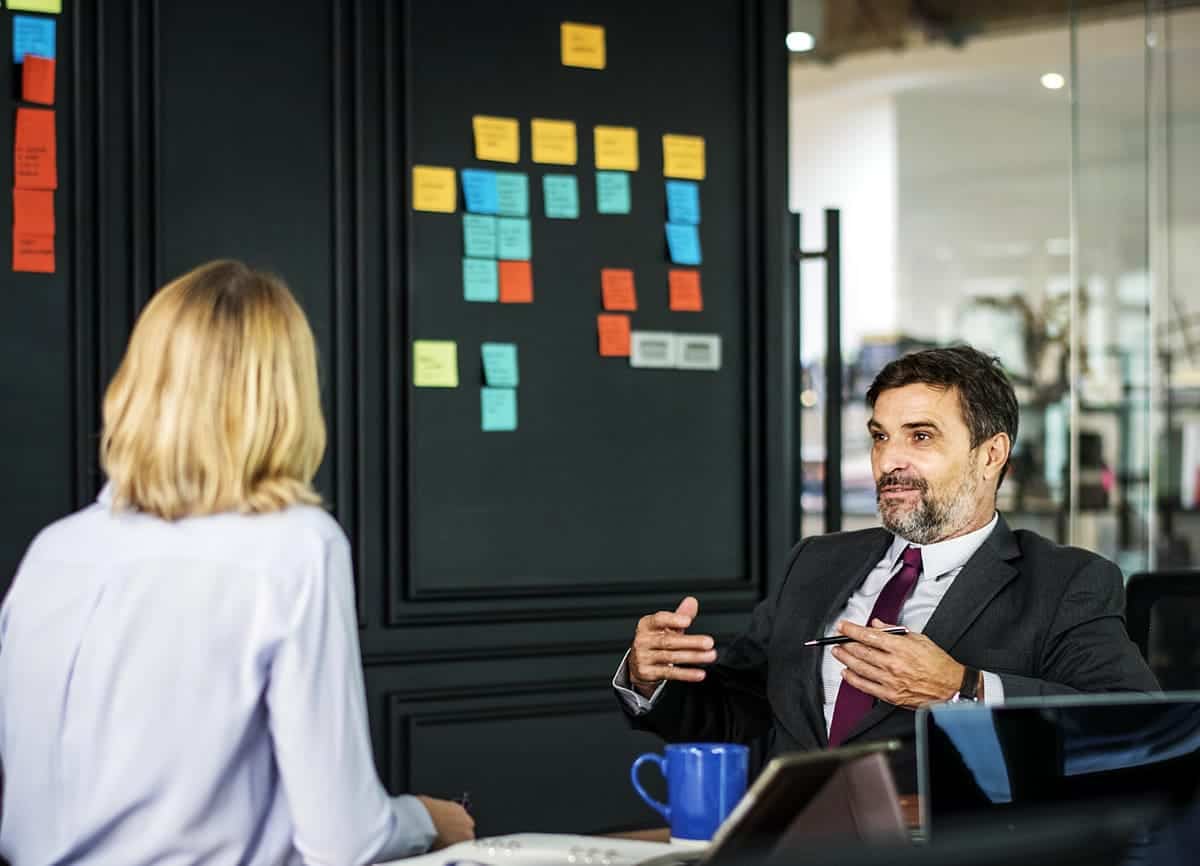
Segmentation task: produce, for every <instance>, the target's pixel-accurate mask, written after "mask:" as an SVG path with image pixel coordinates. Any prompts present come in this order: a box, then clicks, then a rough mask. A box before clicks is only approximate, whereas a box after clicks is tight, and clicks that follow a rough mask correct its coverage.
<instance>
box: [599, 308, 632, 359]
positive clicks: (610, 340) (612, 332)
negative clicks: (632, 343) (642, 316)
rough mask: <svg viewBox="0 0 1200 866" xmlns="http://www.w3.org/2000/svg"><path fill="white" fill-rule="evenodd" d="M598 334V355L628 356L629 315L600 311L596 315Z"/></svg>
mask: <svg viewBox="0 0 1200 866" xmlns="http://www.w3.org/2000/svg"><path fill="white" fill-rule="evenodd" d="M596 330H597V331H598V332H599V334H600V355H601V356H602V357H605V358H628V357H629V333H630V327H629V317H628V316H626V315H623V314H621V313H601V314H600V315H598V316H596Z"/></svg>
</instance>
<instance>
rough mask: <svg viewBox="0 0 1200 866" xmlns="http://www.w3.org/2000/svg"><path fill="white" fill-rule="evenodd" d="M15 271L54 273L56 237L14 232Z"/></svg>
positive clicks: (13, 265)
mask: <svg viewBox="0 0 1200 866" xmlns="http://www.w3.org/2000/svg"><path fill="white" fill-rule="evenodd" d="M12 267H13V270H14V271H26V272H29V273H35V274H52V273H54V235H43V234H35V233H33V232H18V231H14V232H13V264H12Z"/></svg>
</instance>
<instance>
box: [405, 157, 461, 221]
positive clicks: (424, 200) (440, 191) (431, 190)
mask: <svg viewBox="0 0 1200 866" xmlns="http://www.w3.org/2000/svg"><path fill="white" fill-rule="evenodd" d="M412 185H413V210H427V211H433V212H434V213H454V211H455V210H456V209H457V208H458V187H457V186H456V185H455V180H454V169H452V168H443V167H442V166H440V165H414V166H413V173H412Z"/></svg>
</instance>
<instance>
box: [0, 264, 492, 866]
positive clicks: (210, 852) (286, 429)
mask: <svg viewBox="0 0 1200 866" xmlns="http://www.w3.org/2000/svg"><path fill="white" fill-rule="evenodd" d="M324 451H325V424H324V421H323V419H322V417H321V409H320V402H319V397H318V388H317V364H316V350H315V347H314V343H313V336H312V331H311V330H310V329H309V326H308V322H307V321H306V320H305V317H304V313H303V312H302V311H301V309H300V307H299V306H298V305H297V303H296V301H295V299H294V298H293V297H292V295H291V293H290V292H289V291H288V289H287V287H286V286H284V285H283V284H282V283H281V282H280V281H279V280H278V279H276V278H274V277H271V276H269V275H266V274H263V273H259V272H257V271H253V270H251V269H249V268H247V267H246V266H245V265H243V264H241V263H239V262H233V261H219V262H212V263H210V264H207V265H204V266H203V267H200V268H197V269H196V270H194V271H192V272H191V273H189V274H186V275H184V276H182V277H180V278H179V279H177V280H175V281H174V282H172V283H170V284H168V285H167V286H166V287H164V288H163V289H162V290H161V291H159V292H158V293H157V294H156V295H155V296H154V298H153V299H152V300H151V301H150V303H149V305H148V306H147V307H146V309H145V311H144V312H143V313H142V315H141V317H140V318H139V319H138V322H137V324H136V326H135V327H134V329H133V335H132V336H131V337H130V340H129V347H128V350H127V351H126V353H125V358H124V360H123V361H122V363H121V366H120V369H119V370H118V371H117V374H116V376H115V377H114V378H113V381H112V383H111V384H110V385H109V388H108V391H107V393H106V394H105V398H104V430H103V435H102V437H101V444H100V456H101V463H102V465H103V467H104V470H105V472H106V473H107V475H108V478H109V483H108V485H107V486H106V487H105V489H104V491H103V492H102V493H101V495H100V498H99V500H98V501H97V502H96V503H95V504H94V505H92V506H90V507H88V508H85V509H84V510H82V511H80V512H79V513H77V514H74V515H72V516H70V517H68V518H66V519H64V520H61V521H59V522H57V523H55V524H53V525H52V526H50V527H48V528H47V529H45V530H44V531H43V532H42V533H41V534H40V535H38V537H37V538H36V539H35V540H34V542H33V545H32V546H31V547H30V549H29V551H28V553H27V554H26V556H25V558H24V561H23V562H22V564H21V567H20V570H19V571H18V573H17V576H16V579H15V581H14V583H13V587H12V590H11V592H10V593H9V595H8V597H7V599H6V600H5V602H4V606H3V608H0V763H2V765H3V769H4V776H5V786H4V794H3V796H4V802H3V817H2V821H0V856H3V857H7V858H8V859H9V860H11V861H12V864H13V866H25V864H30V866H44V864H68V863H72V864H74V863H104V864H121V866H139V864H150V863H154V864H197V863H205V864H284V863H287V864H293V863H301V862H303V863H310V864H339V866H340V864H359V863H372V862H376V861H380V860H388V859H394V858H397V857H403V856H406V855H410V854H416V853H420V852H423V851H425V850H426V849H428V848H429V847H430V845H432V844H449V843H452V842H457V841H460V840H463V839H468V838H471V837H472V836H473V822H472V821H471V818H470V817H469V816H468V815H467V814H466V813H465V812H464V811H463V810H462V808H461V807H459V806H458V805H456V804H454V803H450V802H447V801H444V800H433V799H430V798H427V797H421V798H418V797H411V796H402V797H395V798H389V797H388V796H387V795H386V793H385V792H384V790H383V788H382V787H381V786H380V784H379V779H378V776H377V775H376V772H375V766H374V763H373V761H372V758H371V749H370V742H369V738H368V731H367V719H366V710H365V699H364V692H363V678H362V670H361V667H360V659H359V648H358V634H357V623H356V618H355V609H354V603H353V597H352V596H353V590H352V580H351V563H350V550H349V546H348V544H347V541H346V537H345V535H344V534H343V533H342V531H341V529H340V528H339V527H338V525H337V523H335V522H334V521H333V519H332V518H330V516H329V515H328V514H326V513H325V511H323V510H322V509H321V508H320V507H319V505H320V500H319V497H318V496H317V494H316V492H315V491H314V490H313V488H312V485H311V482H312V478H313V475H314V473H315V472H316V470H317V466H318V464H320V462H321V458H322V455H323V453H324Z"/></svg>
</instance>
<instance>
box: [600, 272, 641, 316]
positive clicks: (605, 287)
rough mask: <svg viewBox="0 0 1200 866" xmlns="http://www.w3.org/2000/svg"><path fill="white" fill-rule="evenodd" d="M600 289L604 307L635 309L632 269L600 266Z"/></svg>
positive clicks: (635, 300)
mask: <svg viewBox="0 0 1200 866" xmlns="http://www.w3.org/2000/svg"><path fill="white" fill-rule="evenodd" d="M600 289H601V291H602V292H603V294H604V309H606V310H636V309H637V292H636V291H635V290H634V287H633V271H632V270H630V269H629V268H601V270H600Z"/></svg>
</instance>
